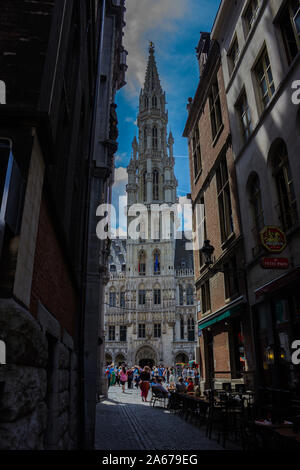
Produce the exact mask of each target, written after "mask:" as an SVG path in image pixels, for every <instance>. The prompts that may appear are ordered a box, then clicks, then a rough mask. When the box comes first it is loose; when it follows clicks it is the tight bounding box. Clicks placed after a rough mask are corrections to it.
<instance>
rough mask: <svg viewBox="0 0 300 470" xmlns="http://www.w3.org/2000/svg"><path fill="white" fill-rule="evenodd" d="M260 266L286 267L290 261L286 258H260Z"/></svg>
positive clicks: (268, 267) (267, 267)
mask: <svg viewBox="0 0 300 470" xmlns="http://www.w3.org/2000/svg"><path fill="white" fill-rule="evenodd" d="M261 266H262V268H264V269H288V268H289V267H290V262H289V260H288V258H262V260H261Z"/></svg>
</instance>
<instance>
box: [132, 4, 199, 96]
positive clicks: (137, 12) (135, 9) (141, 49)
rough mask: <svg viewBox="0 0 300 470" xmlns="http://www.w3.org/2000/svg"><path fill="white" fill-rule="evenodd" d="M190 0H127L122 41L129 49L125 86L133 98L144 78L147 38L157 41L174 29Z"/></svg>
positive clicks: (187, 8)
mask: <svg viewBox="0 0 300 470" xmlns="http://www.w3.org/2000/svg"><path fill="white" fill-rule="evenodd" d="M190 1H191V0H151V2H150V1H149V0H127V2H126V14H125V21H126V28H125V36H124V44H125V47H126V49H127V50H128V52H129V54H128V61H127V62H128V71H127V73H126V81H127V83H128V85H127V87H126V90H127V92H129V93H130V94H131V95H133V96H134V97H135V98H136V95H137V94H138V92H139V89H140V88H141V87H142V86H143V82H144V78H145V69H146V60H147V53H146V47H147V44H148V41H149V40H151V41H153V42H154V43H155V42H158V41H159V39H160V38H162V37H163V36H165V35H166V34H167V33H168V32H170V31H172V30H174V29H176V20H178V19H180V18H183V17H184V16H186V12H187V11H189V4H190ZM150 4H151V7H149V5H150Z"/></svg>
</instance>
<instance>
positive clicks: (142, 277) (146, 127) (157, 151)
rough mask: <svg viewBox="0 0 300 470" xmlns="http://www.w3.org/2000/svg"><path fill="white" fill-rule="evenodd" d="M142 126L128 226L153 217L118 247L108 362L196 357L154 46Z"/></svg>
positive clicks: (131, 176)
mask: <svg viewBox="0 0 300 470" xmlns="http://www.w3.org/2000/svg"><path fill="white" fill-rule="evenodd" d="M137 125H138V139H137V138H136V137H135V138H134V140H133V143H132V158H131V160H130V163H129V166H128V168H127V172H128V185H127V197H128V214H127V217H128V228H130V225H131V224H132V223H134V221H136V215H137V210H138V206H136V205H143V206H144V207H145V208H147V214H148V215H147V217H145V218H144V223H141V224H140V227H137V230H138V229H140V233H139V236H137V237H132V234H131V233H129V234H128V238H127V240H126V246H125V247H124V243H123V242H121V241H115V242H114V243H113V245H112V251H111V260H110V261H111V262H110V266H111V279H110V282H109V284H108V286H107V291H106V295H107V297H106V304H107V309H106V317H105V320H106V333H107V343H106V353H107V362H114V363H116V364H118V363H120V362H122V361H123V360H125V361H126V362H127V363H128V364H131V365H134V364H139V365H141V366H143V365H145V364H151V365H152V364H158V363H163V364H164V365H166V366H171V365H174V364H175V363H176V362H188V361H189V360H190V359H193V358H194V348H195V316H196V312H195V307H194V282H193V254H192V252H191V251H189V252H184V251H183V248H184V240H176V239H175V237H174V233H175V226H174V218H175V215H174V214H173V213H172V211H171V210H170V213H169V217H167V214H168V211H167V212H166V213H164V215H162V213H161V212H160V213H159V211H157V209H158V208H159V207H161V206H162V205H163V204H164V205H165V206H166V207H169V208H171V207H172V205H173V204H176V203H177V201H178V199H177V192H176V188H177V180H176V178H175V174H174V166H175V159H174V155H173V144H174V139H173V136H172V133H171V132H170V133H169V135H168V134H167V126H168V113H167V111H166V95H165V93H164V91H163V90H162V87H161V84H160V79H159V74H158V70H157V66H156V61H155V56H154V45H153V44H152V43H151V44H150V47H149V58H148V65H147V70H146V78H145V83H144V87H143V89H142V90H141V93H140V97H139V113H138V118H137ZM151 209H152V210H151ZM155 214H156V215H155ZM151 216H152V217H151ZM166 222H167V223H166ZM136 225H137V224H136ZM179 253H180V254H181V255H182V259H181V258H180V256H179Z"/></svg>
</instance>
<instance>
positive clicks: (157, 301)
mask: <svg viewBox="0 0 300 470" xmlns="http://www.w3.org/2000/svg"><path fill="white" fill-rule="evenodd" d="M153 300H154V305H161V290H160V286H159V285H156V286H155V287H154V291H153Z"/></svg>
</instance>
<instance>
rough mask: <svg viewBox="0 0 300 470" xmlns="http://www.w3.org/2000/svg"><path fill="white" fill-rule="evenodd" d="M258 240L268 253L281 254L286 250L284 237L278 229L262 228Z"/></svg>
mask: <svg viewBox="0 0 300 470" xmlns="http://www.w3.org/2000/svg"><path fill="white" fill-rule="evenodd" d="M260 239H261V243H262V245H263V247H264V248H265V249H266V250H267V251H269V252H270V253H281V252H282V251H283V250H284V249H285V248H286V236H285V233H284V232H283V231H282V230H281V229H280V228H279V227H271V226H268V227H265V228H263V229H262V231H261V232H260Z"/></svg>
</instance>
